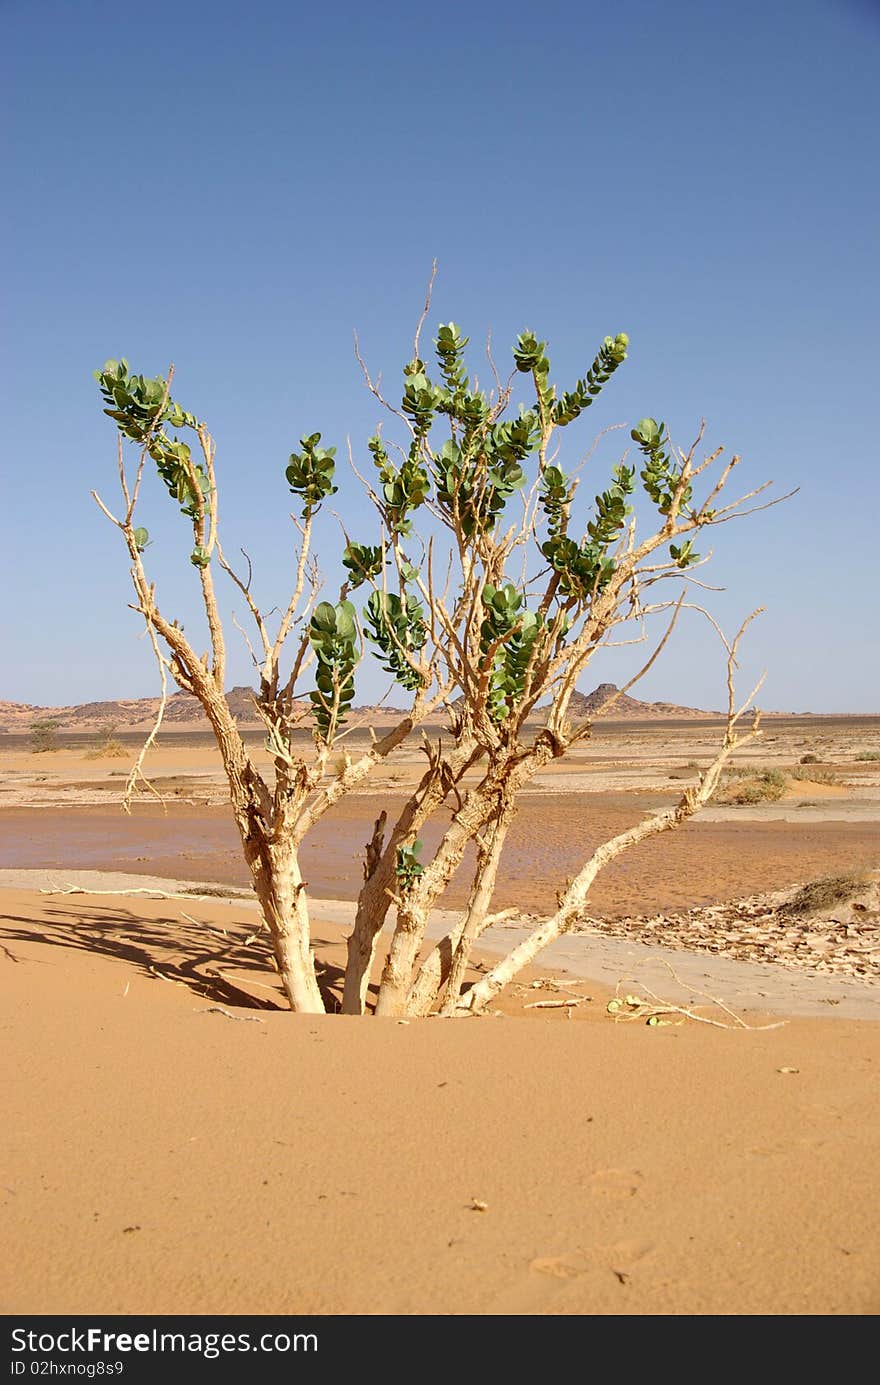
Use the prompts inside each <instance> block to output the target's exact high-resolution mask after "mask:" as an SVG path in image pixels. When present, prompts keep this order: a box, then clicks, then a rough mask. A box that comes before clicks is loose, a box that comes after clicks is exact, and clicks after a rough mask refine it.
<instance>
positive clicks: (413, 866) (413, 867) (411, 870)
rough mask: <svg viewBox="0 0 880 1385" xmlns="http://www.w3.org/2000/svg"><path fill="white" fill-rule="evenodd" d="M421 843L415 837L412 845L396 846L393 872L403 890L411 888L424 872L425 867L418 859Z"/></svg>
mask: <svg viewBox="0 0 880 1385" xmlns="http://www.w3.org/2000/svg"><path fill="white" fill-rule="evenodd" d="M423 845H424V843H423V842H422V841H421V840H420V839H419V838H418V837H417V838H416V840H415V841H414V842H413V844H412V846H399V847H398V848H397V864H396V867H395V874H396V875H397V879H398V883H399V884H400V887H401V889H402V890H403V891H404V892H406V891H407V890H411V889H412V887H413V885H414V884H415V883H416V881H417V880H418V878H419V876H420V875H424V873H425V867H424V866H423V865H422V863H421V861H420V860H419V856H420V854H421V850H422V846H423Z"/></svg>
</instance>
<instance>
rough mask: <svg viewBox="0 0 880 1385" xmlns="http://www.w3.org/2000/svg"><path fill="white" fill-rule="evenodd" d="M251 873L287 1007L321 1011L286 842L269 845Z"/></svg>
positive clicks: (301, 891) (295, 868) (299, 886)
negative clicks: (267, 928) (288, 1003)
mask: <svg viewBox="0 0 880 1385" xmlns="http://www.w3.org/2000/svg"><path fill="white" fill-rule="evenodd" d="M252 873H253V879H254V889H255V890H256V893H257V897H258V899H259V901H260V905H261V907H262V910H263V916H264V918H265V920H266V922H267V924H268V925H269V931H270V933H271V936H272V943H273V951H274V953H275V959H276V961H277V963H278V972H279V975H280V977H281V982H282V984H283V986H284V993H285V995H286V996H287V999H288V1001H289V1002H290V1008H291V1010H294V1011H296V1013H297V1014H307V1015H323V1014H324V1013H325V1005H324V1000H323V997H322V995H321V990H320V987H319V986H318V980H317V977H316V975H315V958H314V953H313V952H312V949H311V947H310V945H309V911H308V902H307V898H306V891H305V886H304V884H303V880H302V876H301V875H300V870H299V863H298V861H297V859H296V854H295V852H294V851H293V850H292V848H291V847H290V845H289V843H287V842H282V843H280V844H279V845H277V846H269V847H268V848H267V849H266V852H265V854H264V855H263V856H262V859H261V860H260V862H259V863H257V865H256V868H255V869H253V870H252Z"/></svg>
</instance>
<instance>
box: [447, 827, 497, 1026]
mask: <svg viewBox="0 0 880 1385" xmlns="http://www.w3.org/2000/svg"><path fill="white" fill-rule="evenodd" d="M514 814H515V808H514V805H513V803H507V804H505V805H504V807H503V808H502V810H501V815H500V816H499V818H498V821H497V822H496V823H495V824H494V825H493V828H492V835H491V838H490V840H489V842H488V843H487V845H486V847H485V848H481V849H480V853H479V855H478V857H477V870H476V874H475V877H474V888H473V891H472V893H471V898H470V902H469V904H468V910H467V914H466V915H465V919H464V926H463V928H462V929H461V932H460V934H459V939H458V945H457V946H456V949H455V952H454V953H453V956H452V965H451V966H450V969H449V980H448V982H447V984H446V995H445V996H444V999H443V1005H442V1006H441V1009H440V1013H441V1015H451V1014H453V1013H454V1012H455V1008H456V1006H457V1004H458V998H459V996H460V995H461V987H462V982H463V981H464V978H465V973H466V971H467V967H468V962H469V961H470V956H471V949H472V948H473V945H474V943H475V942H476V940H477V938H478V937H479V936H480V934H481V932H482V931H483V924H484V920H485V918H486V915H487V914H488V912H489V905H490V904H491V902H492V896H493V894H494V893H495V880H496V878H497V876H498V866H499V864H500V862H501V853H502V851H503V850H504V843H505V840H506V838H507V833H508V831H509V829H510V824H511V823H512V821H513V818H514Z"/></svg>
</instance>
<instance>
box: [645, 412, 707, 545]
mask: <svg viewBox="0 0 880 1385" xmlns="http://www.w3.org/2000/svg"><path fill="white" fill-rule="evenodd" d="M630 436H631V438H632V440H633V442H634V443H636V445H637V447H638V449H639V451H640V452H641V453H642V455H643V456H644V458H645V466H644V468H643V470H642V471H641V472H640V475H641V478H642V483H643V485H644V487H645V491H646V493H647V495H648V496H649V497H650V499H651V500H652V501H653V502H654V504H655V505H656V506H657V509H658V510H659V511H660V513H661V515H668V514H669V513H670V512H671V510H672V505H673V502H674V500H675V494H676V491H677V490H678V488H679V486H680V484H681V469H680V467H679V465H678V463H677V462H675V461H674V460H673V458H672V457H671V456H670V455H669V453H668V452H667V451H666V450H665V447H666V444H667V443H668V442H669V434H668V433H667V431H666V424H665V423H658V422H657V420H656V419H655V418H642V419H640V420H639V422H638V423H637V424H636V426H635V428H633V430H632V433H631V434H630ZM693 494H694V492H693V486H692V485H691V484H690V482H688V483H687V485H686V486H685V487H684V489H683V491H682V493H681V498H680V500H679V511H680V513H682V514H685V515H686V514H687V513H688V507H689V505H690V503H691V500H692V499H693ZM669 552H670V554H671V555H672V557H673V559H674V560H675V562H676V564H677V565H678V567H680V568H682V569H684V568H686V567H690V566H691V564H692V563H696V562H699V558H700V555H699V553H695V552H694V546H693V542H692V540H691V539H687V540H686V542H685V543H683V544H681V546H680V547H679V546H677V545H676V544H674V543H673V544H670V545H669Z"/></svg>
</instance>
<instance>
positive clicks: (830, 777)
mask: <svg viewBox="0 0 880 1385" xmlns="http://www.w3.org/2000/svg"><path fill="white" fill-rule="evenodd" d="M791 777H792V779H798V780H800V781H802V782H806V783H808V784H839V783H840V779H839V778H838V776H837V775H836V774H835V773H834V770H833V769H803V768H802V767H801V766H800V765H795V767H794V769H793V770H792V771H791Z"/></svg>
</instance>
